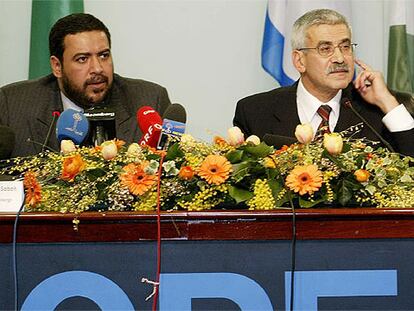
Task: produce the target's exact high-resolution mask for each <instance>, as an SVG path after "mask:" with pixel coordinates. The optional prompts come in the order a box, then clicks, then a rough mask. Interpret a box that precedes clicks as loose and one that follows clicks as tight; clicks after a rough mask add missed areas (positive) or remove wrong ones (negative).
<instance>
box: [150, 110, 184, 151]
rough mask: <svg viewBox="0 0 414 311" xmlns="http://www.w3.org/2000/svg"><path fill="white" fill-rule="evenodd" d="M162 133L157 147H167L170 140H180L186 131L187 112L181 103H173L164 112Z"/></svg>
mask: <svg viewBox="0 0 414 311" xmlns="http://www.w3.org/2000/svg"><path fill="white" fill-rule="evenodd" d="M163 117H164V120H163V123H162V129H161V135H160V138H159V140H158V145H157V149H159V150H160V149H164V150H165V149H167V148H168V146H169V144H170V142H171V141H173V140H178V138H179V137H181V136H182V135H183V134H184V132H185V122H186V121H187V113H186V111H185V108H184V107H183V106H182V105H180V104H171V105H170V106H168V107H167V109H166V110H165V112H164V115H163Z"/></svg>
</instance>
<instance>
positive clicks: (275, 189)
mask: <svg viewBox="0 0 414 311" xmlns="http://www.w3.org/2000/svg"><path fill="white" fill-rule="evenodd" d="M267 184H268V185H269V187H270V189H271V190H272V194H273V197H274V198H275V199H276V197H277V196H278V195H279V192H280V190H282V189H283V184H282V183H281V182H280V181H278V180H276V179H270V180H268V181H267Z"/></svg>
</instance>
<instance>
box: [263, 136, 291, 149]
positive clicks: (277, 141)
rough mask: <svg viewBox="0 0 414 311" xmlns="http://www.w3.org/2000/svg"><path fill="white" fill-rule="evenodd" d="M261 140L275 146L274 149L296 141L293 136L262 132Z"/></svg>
mask: <svg viewBox="0 0 414 311" xmlns="http://www.w3.org/2000/svg"><path fill="white" fill-rule="evenodd" d="M263 141H264V142H265V143H266V144H268V145H269V146H273V147H275V148H276V149H280V148H282V147H283V146H284V145H288V146H289V145H291V144H294V143H296V142H298V140H297V139H296V138H294V137H289V136H282V135H274V134H264V136H263Z"/></svg>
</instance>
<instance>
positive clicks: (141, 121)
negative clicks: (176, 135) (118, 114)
mask: <svg viewBox="0 0 414 311" xmlns="http://www.w3.org/2000/svg"><path fill="white" fill-rule="evenodd" d="M137 123H138V126H139V129H140V130H141V132H142V133H146V132H148V129H149V128H150V126H152V125H154V124H162V119H161V116H160V115H159V114H158V112H157V111H156V110H155V109H154V108H152V107H150V106H142V107H141V108H139V109H138V111H137Z"/></svg>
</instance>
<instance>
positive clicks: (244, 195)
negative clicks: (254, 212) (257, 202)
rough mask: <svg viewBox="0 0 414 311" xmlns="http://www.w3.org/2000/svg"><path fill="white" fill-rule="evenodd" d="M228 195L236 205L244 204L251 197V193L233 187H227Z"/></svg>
mask: <svg viewBox="0 0 414 311" xmlns="http://www.w3.org/2000/svg"><path fill="white" fill-rule="evenodd" d="M229 194H230V196H231V197H232V198H233V199H234V200H235V201H236V203H240V202H245V201H247V200H249V199H251V198H252V197H253V193H252V192H250V191H248V190H245V189H241V188H237V187H235V186H229Z"/></svg>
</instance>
